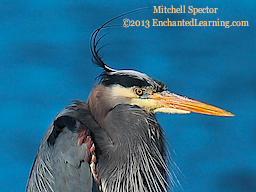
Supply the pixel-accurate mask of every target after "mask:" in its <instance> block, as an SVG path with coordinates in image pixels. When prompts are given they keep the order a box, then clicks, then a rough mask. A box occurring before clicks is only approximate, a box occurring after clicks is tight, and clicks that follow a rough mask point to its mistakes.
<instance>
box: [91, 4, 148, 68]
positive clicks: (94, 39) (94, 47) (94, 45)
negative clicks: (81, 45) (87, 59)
mask: <svg viewBox="0 0 256 192" xmlns="http://www.w3.org/2000/svg"><path fill="white" fill-rule="evenodd" d="M143 9H148V8H147V7H145V8H139V9H135V10H132V11H129V12H126V13H123V14H121V15H118V16H116V17H114V18H112V19H110V20H108V21H107V22H106V23H104V24H103V25H102V26H100V27H99V28H98V29H96V30H95V31H94V32H93V33H92V35H91V38H90V49H91V52H92V61H93V63H94V64H95V65H97V66H99V67H102V68H103V69H104V72H103V73H109V72H116V71H117V70H115V69H112V68H111V67H110V66H108V65H107V64H106V63H105V62H104V61H103V60H102V57H101V56H100V55H99V51H100V49H102V48H103V47H104V46H105V45H106V44H105V45H103V46H100V47H99V48H98V44H99V42H100V40H101V39H102V38H103V37H104V36H105V35H106V34H107V33H105V34H104V35H102V36H101V37H99V38H98V35H99V33H100V31H101V30H102V29H104V28H109V27H116V26H120V25H107V24H109V23H110V22H112V21H114V20H116V19H118V18H120V17H122V16H124V15H128V14H130V13H133V12H136V11H140V10H143Z"/></svg>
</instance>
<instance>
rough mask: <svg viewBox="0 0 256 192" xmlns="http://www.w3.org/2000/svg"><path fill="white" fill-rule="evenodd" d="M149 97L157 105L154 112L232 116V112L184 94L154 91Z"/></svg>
mask: <svg viewBox="0 0 256 192" xmlns="http://www.w3.org/2000/svg"><path fill="white" fill-rule="evenodd" d="M149 99H153V100H154V101H155V102H156V103H157V104H158V107H157V108H156V109H155V112H164V113H190V112H194V113H201V114H206V115H215V116H226V117H233V116H235V115H234V114H232V113H230V112H227V111H225V110H223V109H220V108H218V107H215V106H212V105H209V104H206V103H203V102H200V101H196V100H194V99H190V98H187V97H184V96H180V95H176V94H174V93H170V92H168V91H163V92H159V93H154V94H153V95H151V96H150V98H149Z"/></svg>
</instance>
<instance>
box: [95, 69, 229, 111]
mask: <svg viewBox="0 0 256 192" xmlns="http://www.w3.org/2000/svg"><path fill="white" fill-rule="evenodd" d="M100 83H101V84H102V85H103V86H105V87H108V89H107V90H108V92H110V93H108V94H109V95H110V98H111V99H113V100H115V101H116V103H114V105H117V104H121V103H122V102H123V103H127V104H130V105H137V106H138V107H140V108H143V109H145V110H146V111H147V112H151V113H158V112H160V113H178V114H188V113H190V112H194V113H201V114H207V115H216V116H234V115H233V114H232V113H230V112H227V111H225V110H223V109H220V108H218V107H215V106H212V105H209V104H206V103H203V102H200V101H197V100H194V99H190V98H187V97H184V96H181V95H177V94H174V93H171V92H169V91H168V90H167V86H166V85H165V84H164V83H162V82H160V81H158V80H156V79H154V78H151V77H149V76H147V75H146V74H144V73H140V72H138V71H134V70H114V69H112V70H111V71H104V72H103V73H102V79H101V82H100Z"/></svg>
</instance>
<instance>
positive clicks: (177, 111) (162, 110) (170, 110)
mask: <svg viewBox="0 0 256 192" xmlns="http://www.w3.org/2000/svg"><path fill="white" fill-rule="evenodd" d="M153 112H154V113H171V114H189V113H190V111H185V110H181V109H173V108H168V107H162V108H158V109H155V110H154V111H153Z"/></svg>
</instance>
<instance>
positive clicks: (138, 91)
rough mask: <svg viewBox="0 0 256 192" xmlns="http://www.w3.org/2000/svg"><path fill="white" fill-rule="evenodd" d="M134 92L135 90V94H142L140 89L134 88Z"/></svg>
mask: <svg viewBox="0 0 256 192" xmlns="http://www.w3.org/2000/svg"><path fill="white" fill-rule="evenodd" d="M135 92H136V94H137V95H139V96H142V95H143V90H142V89H136V90H135Z"/></svg>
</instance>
